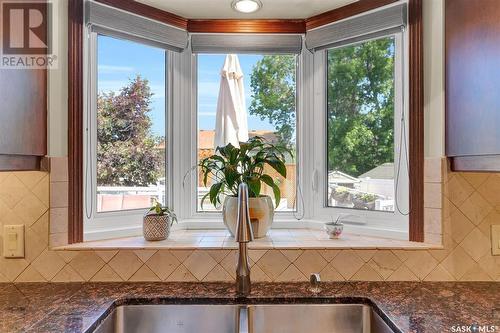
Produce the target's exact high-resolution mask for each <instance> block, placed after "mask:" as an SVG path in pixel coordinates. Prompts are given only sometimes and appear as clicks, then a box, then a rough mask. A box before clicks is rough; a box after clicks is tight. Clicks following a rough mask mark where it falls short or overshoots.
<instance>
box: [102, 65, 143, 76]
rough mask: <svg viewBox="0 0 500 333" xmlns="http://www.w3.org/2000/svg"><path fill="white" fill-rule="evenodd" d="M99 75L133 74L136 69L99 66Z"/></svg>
mask: <svg viewBox="0 0 500 333" xmlns="http://www.w3.org/2000/svg"><path fill="white" fill-rule="evenodd" d="M98 70H99V73H101V74H113V73H132V72H133V71H134V67H130V66H113V65H99V66H98Z"/></svg>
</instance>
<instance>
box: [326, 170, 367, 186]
mask: <svg viewBox="0 0 500 333" xmlns="http://www.w3.org/2000/svg"><path fill="white" fill-rule="evenodd" d="M359 182H360V181H359V179H357V178H355V177H352V176H349V175H348V174H347V173H343V172H342V171H338V170H335V171H330V172H328V183H331V184H354V183H359Z"/></svg>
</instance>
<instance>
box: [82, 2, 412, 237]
mask: <svg viewBox="0 0 500 333" xmlns="http://www.w3.org/2000/svg"><path fill="white" fill-rule="evenodd" d="M97 6H98V7H97V8H98V9H102V8H101V7H102V5H97ZM405 11H406V6H405V5H404V4H403V5H401V4H397V5H394V6H390V7H388V8H387V9H384V10H381V11H374V12H372V13H369V14H366V15H362V16H359V17H355V18H352V19H348V20H345V21H340V22H338V23H334V24H331V25H328V26H325V27H320V28H318V29H313V30H312V31H311V32H309V31H308V32H307V34H306V36H304V35H299V34H284V35H273V34H267V35H265V34H264V35H258V34H253V35H252V34H242V35H238V34H192V35H191V36H190V44H189V47H186V46H185V45H184V46H181V44H180V43H177V44H176V45H177V46H176V47H173V46H172V45H171V44H169V43H170V42H171V40H169V41H165V40H160V41H159V40H158V39H161V38H163V36H165V34H164V33H161V34H157V35H156V37H155V38H154V39H153V40H149V39H148V38H145V36H143V37H142V38H137V35H136V34H133V35H127V33H125V32H123V30H124V27H123V26H120V27H119V29H118V28H116V26H115V28H114V29H110V28H102V25H105V24H108V25H109V24H110V23H109V22H105V23H102V22H101V21H99V15H97V14H99V12H96V13H97V14H94V19H93V20H92V19H91V21H92V22H94V26H95V27H97V28H92V29H90V30H89V32H88V35H87V39H86V45H85V50H86V53H85V54H86V58H85V59H86V63H85V67H86V80H85V92H86V94H85V96H86V98H85V102H84V105H85V106H86V107H85V110H86V113H85V115H84V122H85V132H84V133H85V137H84V234H85V237H84V239H85V240H91V239H100V238H101V239H102V238H109V237H119V236H132V235H139V234H140V233H141V223H142V216H143V214H144V213H145V212H146V210H147V208H148V207H149V206H150V205H151V204H152V203H153V202H156V201H157V202H160V203H162V204H163V205H168V206H170V207H171V208H173V209H174V210H175V212H176V213H177V215H178V217H179V220H180V227H182V228H223V223H222V216H221V207H217V206H213V205H211V204H210V202H209V201H208V200H207V201H205V202H204V203H203V205H202V203H201V199H202V197H203V196H204V195H205V194H206V193H207V191H208V188H209V186H210V183H209V182H208V184H205V183H204V182H203V179H202V177H200V171H199V169H198V167H197V165H198V163H199V161H200V159H202V158H204V157H207V156H209V155H212V154H214V150H215V147H216V145H217V144H216V141H217V140H216V136H217V131H216V127H217V126H216V123H217V104H218V99H219V98H220V96H219V93H220V90H219V89H220V81H221V69H222V67H223V64H224V61H225V59H226V57H227V56H228V55H230V54H232V55H236V56H237V59H238V60H239V64H240V66H241V70H242V80H243V87H244V90H245V93H244V98H243V101H242V102H243V106H242V109H244V111H245V113H246V117H247V125H248V129H247V130H248V136H249V137H252V136H260V137H264V138H265V139H266V140H268V141H270V142H272V143H281V144H284V145H286V146H287V147H288V148H289V149H290V150H291V151H293V153H294V154H293V157H291V158H289V160H287V161H285V162H286V167H287V178H286V179H283V178H282V177H278V176H277V175H276V177H274V180H275V181H276V183H277V184H278V185H279V187H280V190H281V195H282V197H281V201H280V204H279V205H278V207H277V208H276V215H275V223H274V226H275V227H287V228H291V227H316V228H320V227H322V224H323V223H324V222H329V221H332V220H333V221H335V220H341V221H342V222H344V224H345V225H346V226H345V229H346V231H347V232H356V233H360V234H367V235H379V236H385V237H395V238H402V239H408V224H409V218H408V214H409V213H410V204H409V193H410V190H409V158H408V154H409V134H408V118H409V117H408V112H409V111H408V109H409V108H408V106H407V105H408V103H407V97H406V96H407V95H408V94H407V93H405V92H406V91H408V82H407V80H406V77H407V75H406V72H407V71H408V70H407V68H408V66H407V58H408V50H407V48H406V46H405V45H406V43H405V40H406V39H407V37H406V35H407V33H406V31H405V30H404V27H405V25H406V21H405V17H406V15H405ZM120 15H122V14H120ZM370 15H371V16H370ZM374 15H375V16H376V18H378V19H374V17H373V16H374ZM381 18H387V19H381ZM134 19H135V18H134ZM132 21H133V20H132ZM132 21H131V22H132ZM95 22H97V23H95ZM99 22H101V23H99ZM141 22H142V21H141ZM366 22H376V23H377V22H378V23H377V24H378V25H377V24H375V25H374V24H366ZM115 24H116V25H120V24H123V20H120V22H117V23H115ZM141 24H145V25H148V24H151V22H142V23H141ZM360 26H361V27H363V29H357V28H355V27H360ZM160 28H161V29H164V28H165V27H159V28H158V29H160ZM148 29H149V28H148ZM148 29H146V30H145V31H147V30H148ZM161 29H160V30H161ZM117 31H118V32H117ZM176 33H177V32H176ZM186 40H187V36H186ZM304 40H305V42H304ZM303 46H305V47H303ZM270 173H272V170H270ZM263 193H264V194H271V193H272V190H271V189H265V190H264V191H263ZM271 197H272V195H271Z"/></svg>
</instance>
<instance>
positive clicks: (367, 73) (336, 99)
mask: <svg viewBox="0 0 500 333" xmlns="http://www.w3.org/2000/svg"><path fill="white" fill-rule="evenodd" d="M327 89H328V99H327V107H328V169H329V170H340V171H342V172H345V173H348V174H349V175H351V176H355V177H357V176H359V175H361V174H363V173H365V172H367V171H369V170H371V169H373V168H374V167H376V166H378V165H381V164H383V163H386V162H392V161H393V159H394V39H393V38H382V39H377V40H373V41H368V42H365V43H362V44H357V45H353V46H348V47H343V48H337V49H332V50H330V51H328V87H327Z"/></svg>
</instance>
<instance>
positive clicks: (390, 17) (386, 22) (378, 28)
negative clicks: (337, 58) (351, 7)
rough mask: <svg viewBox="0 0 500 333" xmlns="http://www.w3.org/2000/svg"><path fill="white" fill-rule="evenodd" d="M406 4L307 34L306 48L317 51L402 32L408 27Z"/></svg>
mask: <svg viewBox="0 0 500 333" xmlns="http://www.w3.org/2000/svg"><path fill="white" fill-rule="evenodd" d="M406 21H407V6H406V3H402V4H399V5H395V6H391V7H387V8H383V9H381V10H377V11H374V12H370V13H368V14H364V15H359V16H355V17H353V18H350V19H346V20H342V21H339V22H336V23H332V24H329V25H326V26H322V27H319V28H316V29H313V30H311V31H308V32H307V35H306V47H307V48H308V49H309V50H313V51H317V50H322V49H326V48H333V47H338V46H342V45H347V44H352V43H355V42H358V41H361V40H367V39H371V38H377V37H380V36H384V35H388V34H391V33H395V32H398V31H401V30H402V29H403V28H404V27H405V26H406Z"/></svg>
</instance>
